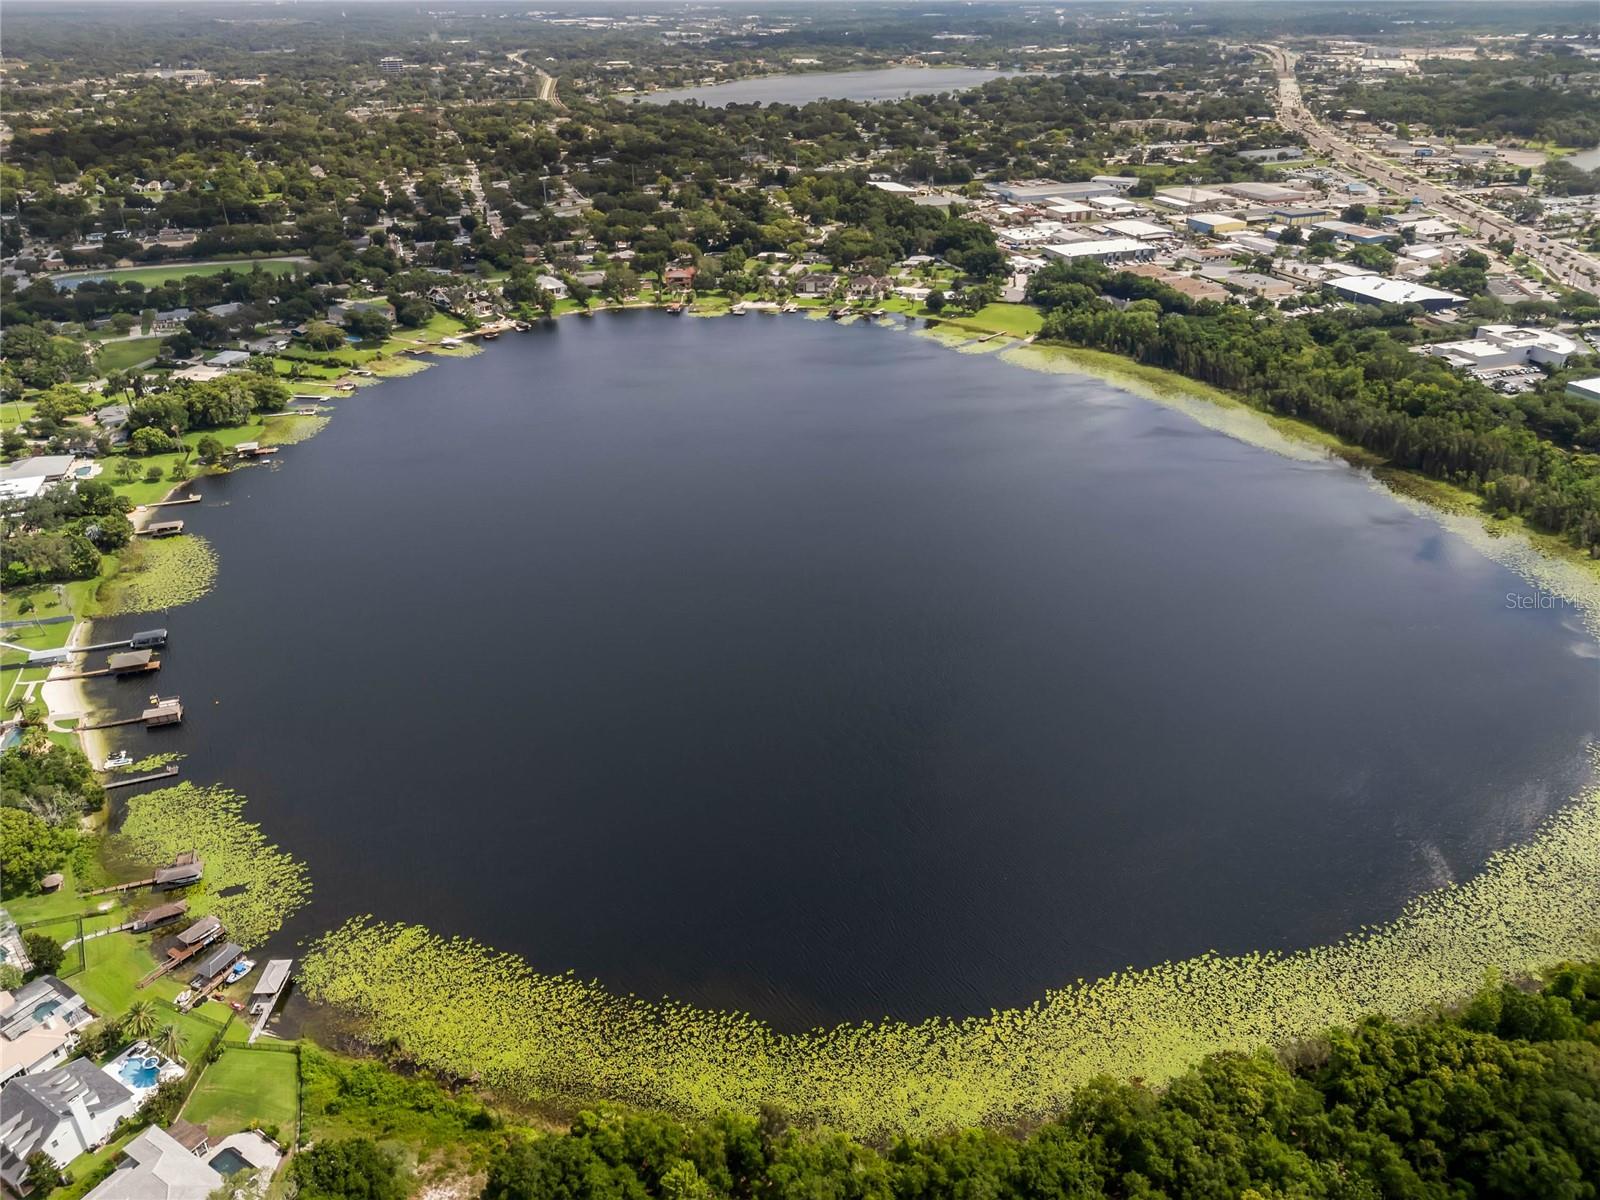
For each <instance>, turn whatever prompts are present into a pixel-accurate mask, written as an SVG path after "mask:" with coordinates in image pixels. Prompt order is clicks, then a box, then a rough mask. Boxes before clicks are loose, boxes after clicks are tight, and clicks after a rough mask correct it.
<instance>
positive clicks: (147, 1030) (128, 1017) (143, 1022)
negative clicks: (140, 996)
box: [122, 1000, 156, 1038]
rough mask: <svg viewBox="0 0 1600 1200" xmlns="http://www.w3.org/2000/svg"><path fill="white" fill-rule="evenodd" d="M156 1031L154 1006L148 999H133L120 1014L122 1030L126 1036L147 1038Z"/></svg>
mask: <svg viewBox="0 0 1600 1200" xmlns="http://www.w3.org/2000/svg"><path fill="white" fill-rule="evenodd" d="M155 1031H156V1006H155V1004H154V1003H153V1002H152V1001H149V1000H135V1001H134V1002H133V1003H132V1004H130V1005H128V1011H127V1012H125V1013H123V1014H122V1032H123V1033H124V1034H125V1035H127V1036H128V1037H133V1038H148V1037H149V1036H150V1035H151V1034H153V1033H154V1032H155Z"/></svg>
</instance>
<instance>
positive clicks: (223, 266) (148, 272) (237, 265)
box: [56, 258, 310, 287]
mask: <svg viewBox="0 0 1600 1200" xmlns="http://www.w3.org/2000/svg"><path fill="white" fill-rule="evenodd" d="M309 265H310V264H309V263H294V262H283V261H282V260H280V259H255V260H252V259H248V258H246V259H235V260H231V261H228V262H215V261H213V262H201V263H176V264H172V265H168V266H160V267H119V268H116V269H114V270H108V271H68V272H66V273H64V274H62V275H58V276H56V278H57V279H73V278H78V279H82V278H85V277H93V278H96V279H100V278H105V279H115V280H118V281H120V282H122V283H127V282H129V281H130V280H138V281H139V282H140V283H142V284H144V285H145V286H147V287H148V286H151V285H153V284H158V283H170V282H171V281H173V280H175V279H187V278H189V276H191V275H220V274H222V272H224V271H238V272H240V273H242V274H248V273H249V272H250V270H251V269H252V268H254V267H260V268H261V269H262V270H263V271H267V272H270V273H271V274H273V275H288V274H290V273H292V272H293V271H294V269H295V268H296V267H305V266H309Z"/></svg>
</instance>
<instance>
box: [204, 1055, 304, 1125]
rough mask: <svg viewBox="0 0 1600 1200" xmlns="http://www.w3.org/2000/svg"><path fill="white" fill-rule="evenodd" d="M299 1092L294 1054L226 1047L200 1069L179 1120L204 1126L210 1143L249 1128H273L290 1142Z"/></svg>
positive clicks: (297, 1071) (297, 1070) (297, 1068)
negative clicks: (192, 1091) (204, 1068)
mask: <svg viewBox="0 0 1600 1200" xmlns="http://www.w3.org/2000/svg"><path fill="white" fill-rule="evenodd" d="M299 1088H300V1079H299V1067H298V1063H297V1060H296V1057H295V1055H294V1054H292V1053H290V1052H288V1051H285V1050H246V1049H244V1048H243V1047H239V1046H235V1047H231V1048H229V1049H227V1050H224V1051H223V1053H222V1057H221V1058H219V1059H218V1060H217V1061H216V1062H214V1063H212V1064H211V1065H210V1066H209V1067H207V1068H206V1073H205V1074H204V1075H203V1076H201V1078H200V1084H199V1086H198V1087H196V1088H195V1090H194V1095H193V1096H191V1097H190V1099H189V1103H188V1105H187V1106H185V1108H184V1110H183V1117H184V1120H186V1121H193V1122H194V1123H195V1124H197V1125H204V1126H205V1127H206V1129H207V1131H208V1132H209V1133H210V1134H211V1137H212V1140H213V1141H215V1140H216V1139H218V1138H224V1137H227V1136H228V1135H229V1134H230V1133H238V1132H239V1131H240V1130H241V1129H246V1128H248V1127H249V1126H250V1125H251V1124H252V1123H256V1124H260V1125H276V1126H277V1127H278V1129H279V1130H280V1132H281V1136H282V1137H283V1138H285V1139H288V1138H292V1137H293V1136H294V1123H295V1109H296V1096H297V1094H298V1092H299Z"/></svg>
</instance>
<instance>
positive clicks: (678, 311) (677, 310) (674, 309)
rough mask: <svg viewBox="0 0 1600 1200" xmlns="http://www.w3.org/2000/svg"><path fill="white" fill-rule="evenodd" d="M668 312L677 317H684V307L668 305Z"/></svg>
mask: <svg viewBox="0 0 1600 1200" xmlns="http://www.w3.org/2000/svg"><path fill="white" fill-rule="evenodd" d="M667 311H668V312H669V313H671V314H672V315H673V316H675V317H681V316H682V315H683V305H681V304H669V305H667Z"/></svg>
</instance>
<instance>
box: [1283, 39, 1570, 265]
mask: <svg viewBox="0 0 1600 1200" xmlns="http://www.w3.org/2000/svg"><path fill="white" fill-rule="evenodd" d="M1256 49H1257V50H1259V51H1260V52H1261V53H1263V54H1265V55H1266V56H1267V57H1268V58H1269V59H1271V61H1272V67H1273V71H1274V72H1275V73H1276V75H1277V77H1278V123H1279V124H1281V125H1282V126H1283V127H1284V128H1285V129H1293V130H1296V131H1298V132H1299V133H1302V134H1304V135H1305V138H1306V141H1307V142H1308V143H1309V144H1310V145H1311V148H1312V149H1313V150H1316V151H1319V152H1320V153H1323V154H1326V155H1328V156H1329V157H1331V158H1332V159H1333V160H1334V162H1335V163H1336V164H1337V165H1339V166H1340V167H1342V168H1344V169H1345V170H1347V171H1349V172H1351V173H1352V174H1355V175H1359V176H1361V177H1363V178H1365V179H1370V180H1372V181H1373V182H1374V183H1377V184H1380V185H1381V186H1383V187H1385V188H1388V189H1390V190H1391V191H1394V192H1397V193H1399V194H1400V195H1402V196H1416V197H1417V198H1419V199H1420V200H1421V201H1422V202H1423V203H1424V204H1426V205H1428V206H1429V207H1431V208H1433V209H1434V210H1435V211H1436V212H1439V213H1441V214H1443V215H1445V216H1448V217H1450V218H1452V219H1454V220H1456V221H1458V222H1459V223H1460V224H1462V225H1464V226H1465V227H1466V228H1468V229H1470V230H1472V231H1473V232H1474V233H1476V234H1478V235H1479V236H1480V237H1483V238H1486V239H1492V240H1496V241H1498V240H1500V239H1503V238H1510V239H1511V240H1512V241H1513V242H1515V243H1516V246H1517V249H1519V250H1521V251H1522V252H1523V253H1524V254H1526V255H1527V256H1528V257H1529V258H1530V259H1532V260H1533V262H1534V263H1535V264H1537V265H1538V267H1539V268H1540V270H1542V271H1543V272H1544V273H1545V274H1546V275H1547V276H1549V277H1550V278H1551V279H1555V280H1559V281H1560V282H1562V283H1564V284H1567V285H1568V286H1569V287H1576V288H1584V289H1586V290H1589V291H1593V290H1595V289H1596V288H1597V287H1600V261H1596V260H1595V259H1594V258H1591V257H1590V256H1588V255H1586V254H1581V253H1579V252H1578V251H1577V250H1574V249H1573V248H1572V247H1571V246H1568V245H1564V244H1562V243H1560V242H1557V241H1554V240H1552V239H1549V238H1545V237H1542V236H1541V235H1539V234H1538V233H1536V232H1534V231H1533V230H1531V229H1528V228H1526V227H1525V226H1522V225H1518V224H1516V223H1515V222H1513V221H1512V220H1510V219H1509V218H1508V217H1506V216H1505V215H1504V214H1502V213H1498V212H1496V211H1495V210H1494V209H1492V208H1488V207H1485V206H1484V205H1482V204H1479V203H1478V202H1477V201H1476V200H1473V199H1471V198H1470V197H1466V196H1461V195H1458V194H1457V193H1456V192H1454V191H1453V190H1450V189H1447V188H1442V187H1440V186H1439V185H1438V184H1436V183H1432V182H1429V181H1428V180H1425V179H1423V178H1422V177H1421V176H1420V175H1418V174H1416V173H1415V172H1413V171H1408V170H1406V169H1405V168H1403V167H1400V166H1397V165H1396V164H1394V163H1392V162H1388V161H1386V160H1384V159H1381V158H1379V157H1377V156H1376V155H1374V154H1372V153H1371V152H1370V151H1367V150H1363V149H1362V148H1361V147H1359V146H1357V145H1356V144H1355V143H1354V142H1352V141H1350V140H1349V139H1348V138H1346V137H1345V136H1344V135H1343V134H1342V133H1340V132H1339V131H1337V130H1334V129H1330V128H1328V126H1326V125H1324V124H1323V123H1322V122H1321V121H1319V120H1317V118H1316V117H1315V116H1313V115H1312V113H1311V110H1310V109H1308V108H1307V107H1306V106H1305V102H1304V101H1303V100H1302V98H1301V95H1300V82H1299V80H1298V79H1296V78H1295V73H1294V68H1295V62H1296V61H1297V59H1298V56H1297V55H1296V54H1295V53H1294V52H1293V51H1291V50H1285V49H1284V48H1283V47H1281V46H1272V45H1267V46H1258V47H1256Z"/></svg>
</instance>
